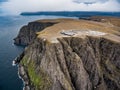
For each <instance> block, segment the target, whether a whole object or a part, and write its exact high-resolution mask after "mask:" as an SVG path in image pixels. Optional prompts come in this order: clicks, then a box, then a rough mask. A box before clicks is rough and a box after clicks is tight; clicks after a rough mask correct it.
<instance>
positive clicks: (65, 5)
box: [0, 0, 120, 14]
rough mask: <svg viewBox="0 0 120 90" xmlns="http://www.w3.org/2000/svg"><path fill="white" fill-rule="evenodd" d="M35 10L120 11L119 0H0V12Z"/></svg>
mask: <svg viewBox="0 0 120 90" xmlns="http://www.w3.org/2000/svg"><path fill="white" fill-rule="evenodd" d="M37 11H104V12H120V0H0V12H2V13H6V14H20V13H21V12H37Z"/></svg>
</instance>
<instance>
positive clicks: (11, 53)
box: [0, 14, 120, 90]
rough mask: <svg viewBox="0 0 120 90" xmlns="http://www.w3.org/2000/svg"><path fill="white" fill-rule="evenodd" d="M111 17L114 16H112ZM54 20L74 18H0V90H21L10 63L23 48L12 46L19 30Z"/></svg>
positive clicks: (14, 69)
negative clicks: (40, 21) (38, 21)
mask: <svg viewBox="0 0 120 90" xmlns="http://www.w3.org/2000/svg"><path fill="white" fill-rule="evenodd" d="M95 15H96V14H95ZM103 15H104V14H103ZM108 15H110V16H111V14H108ZM119 15H120V14H119ZM119 15H118V14H117V16H119ZM112 16H116V15H114V14H112ZM54 18H76V16H75V17H73V16H72V17H68V16H67V17H65V16H62V15H60V16H59V15H57V16H49V15H37V16H34V15H32V16H31V15H27V16H26V15H25V16H0V90H22V88H23V82H22V80H21V79H20V78H19V76H18V68H17V66H12V61H13V60H14V59H15V57H17V56H18V55H19V54H20V53H21V52H22V51H23V50H24V47H22V46H16V45H14V44H13V43H14V42H13V39H14V38H15V37H16V36H17V34H18V32H19V30H20V28H21V27H22V26H23V25H26V24H27V23H28V22H30V21H35V20H38V19H54Z"/></svg>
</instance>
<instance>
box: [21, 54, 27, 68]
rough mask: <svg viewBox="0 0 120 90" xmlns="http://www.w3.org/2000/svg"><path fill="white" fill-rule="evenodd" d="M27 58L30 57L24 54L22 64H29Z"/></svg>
mask: <svg viewBox="0 0 120 90" xmlns="http://www.w3.org/2000/svg"><path fill="white" fill-rule="evenodd" d="M27 60H28V58H27V57H26V56H24V57H23V59H22V60H21V62H20V63H21V64H22V65H24V66H26V65H27Z"/></svg>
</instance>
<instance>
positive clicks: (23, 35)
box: [14, 21, 55, 45]
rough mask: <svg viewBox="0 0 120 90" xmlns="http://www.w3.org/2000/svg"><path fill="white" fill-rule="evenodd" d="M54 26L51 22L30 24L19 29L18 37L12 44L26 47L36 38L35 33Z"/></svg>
mask: <svg viewBox="0 0 120 90" xmlns="http://www.w3.org/2000/svg"><path fill="white" fill-rule="evenodd" d="M54 24H55V23H52V22H37V21H36V22H30V23H29V24H28V25H25V26H23V27H22V28H21V29H20V32H19V34H18V36H17V37H16V38H15V39H14V41H15V42H14V43H15V44H17V45H28V44H30V43H31V42H33V40H34V39H35V38H36V36H37V35H36V32H38V31H42V30H43V29H45V28H46V27H49V26H52V25H54Z"/></svg>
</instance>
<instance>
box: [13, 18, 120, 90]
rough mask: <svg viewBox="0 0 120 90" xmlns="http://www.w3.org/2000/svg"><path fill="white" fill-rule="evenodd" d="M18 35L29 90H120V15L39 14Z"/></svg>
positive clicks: (23, 75) (22, 74)
mask: <svg viewBox="0 0 120 90" xmlns="http://www.w3.org/2000/svg"><path fill="white" fill-rule="evenodd" d="M14 41H15V44H17V45H26V48H25V50H24V51H23V53H22V54H21V55H20V56H19V57H18V58H16V63H19V74H20V76H21V77H22V78H23V81H24V84H25V86H24V90H120V18H117V17H103V16H94V17H90V18H87V19H48V20H38V21H34V22H30V23H28V25H25V26H23V27H22V28H21V29H20V32H19V34H18V36H17V37H16V38H15V39H14Z"/></svg>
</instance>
